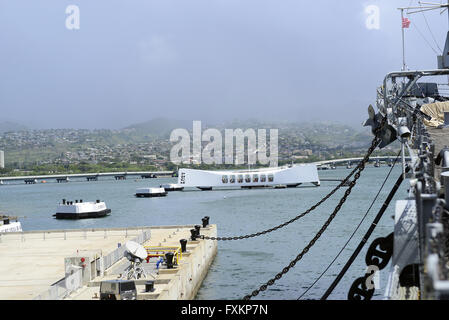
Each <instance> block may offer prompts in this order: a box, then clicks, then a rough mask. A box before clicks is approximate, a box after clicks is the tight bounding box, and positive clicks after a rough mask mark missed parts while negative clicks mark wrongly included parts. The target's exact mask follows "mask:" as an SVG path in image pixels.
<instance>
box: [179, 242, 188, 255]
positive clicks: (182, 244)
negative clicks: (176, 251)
mask: <svg viewBox="0 0 449 320" xmlns="http://www.w3.org/2000/svg"><path fill="white" fill-rule="evenodd" d="M179 242H180V243H181V252H186V251H187V239H181V240H179Z"/></svg>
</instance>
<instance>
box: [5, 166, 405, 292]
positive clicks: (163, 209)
mask: <svg viewBox="0 0 449 320" xmlns="http://www.w3.org/2000/svg"><path fill="white" fill-rule="evenodd" d="M389 170H390V168H389V167H388V166H386V165H383V166H381V167H380V168H375V167H374V166H373V165H372V164H370V165H368V166H367V168H366V169H365V170H364V172H363V173H362V176H361V177H360V179H359V181H358V183H357V185H356V186H355V187H354V188H353V190H352V193H351V194H350V196H349V197H348V199H347V201H346V202H345V204H344V205H343V207H342V209H341V210H340V212H339V213H338V214H337V216H336V217H335V219H334V221H333V222H332V223H331V225H330V226H329V227H328V229H327V230H326V231H325V233H324V234H323V235H322V236H321V238H320V239H319V240H318V241H317V243H316V244H315V245H314V246H313V247H312V248H311V249H310V250H309V252H308V253H306V254H305V255H304V257H303V258H302V260H300V261H299V262H298V263H297V264H296V266H295V267H294V268H292V269H291V270H290V271H289V272H288V273H287V274H285V275H284V276H283V277H282V278H281V279H280V280H278V281H276V282H275V284H274V285H272V286H269V287H268V289H267V290H266V291H264V292H261V293H260V294H259V295H258V296H257V299H275V300H283V299H289V300H295V299H297V298H298V297H299V296H301V294H302V293H303V292H304V291H305V290H306V289H307V288H308V287H309V286H310V285H311V284H312V283H313V282H314V281H315V279H316V278H317V277H318V276H320V275H321V273H322V272H323V271H324V270H325V269H326V267H327V266H328V265H329V263H330V262H331V261H332V260H333V259H334V257H335V256H336V255H337V253H338V252H339V251H340V249H341V248H342V246H343V245H344V244H345V243H346V242H347V240H348V239H349V237H350V235H351V234H352V233H353V231H354V229H355V228H356V227H357V225H358V224H359V223H360V221H361V219H362V217H363V216H364V214H365V212H366V211H367V209H368V207H369V206H370V204H371V201H372V200H373V199H374V197H375V195H376V193H377V191H378V190H379V188H380V186H381V184H382V182H383V181H384V179H385V177H386V176H387V174H388V171H389ZM349 172H350V170H348V169H346V168H337V169H336V170H325V171H319V176H320V178H323V179H324V178H328V179H329V178H340V179H341V178H343V177H345V176H346V175H347V174H348V173H349ZM400 173H401V167H400V165H396V167H395V168H394V169H393V172H392V174H391V176H390V178H389V179H388V181H387V183H386V185H385V187H384V189H383V191H382V192H381V194H380V196H379V198H378V200H377V202H376V203H375V205H374V206H373V208H372V209H371V211H370V213H369V214H368V217H367V218H366V220H365V221H364V223H363V224H362V225H361V227H360V229H359V230H358V232H357V233H356V234H355V236H354V238H353V239H352V240H351V241H350V242H349V244H348V246H347V247H346V249H345V250H344V251H343V252H342V254H341V255H340V257H339V258H338V259H337V260H336V262H335V263H334V265H333V266H332V267H331V268H329V270H328V271H327V272H326V273H325V275H324V276H323V277H322V278H321V279H320V281H318V282H317V284H316V285H315V286H314V287H313V288H312V289H310V290H309V291H308V292H307V294H306V295H304V296H303V297H302V299H319V298H320V297H321V295H322V294H323V293H324V291H325V290H326V289H327V287H328V286H329V284H330V283H331V282H332V281H333V279H334V278H335V276H336V275H337V274H338V272H339V271H340V269H341V268H342V266H343V265H344V264H345V262H346V261H347V259H348V258H349V256H350V255H351V254H352V252H353V250H354V249H355V247H356V246H357V245H358V243H359V242H360V240H361V238H362V236H363V235H364V233H365V232H366V230H367V229H368V227H369V225H370V224H371V222H372V220H373V219H374V216H375V215H376V214H377V211H378V210H379V208H380V207H381V205H382V203H383V201H384V200H385V198H386V196H387V194H388V192H389V191H390V189H391V188H392V186H393V184H394V182H395V181H396V179H397V177H398V176H399V174H400ZM100 179H101V178H100ZM102 179H103V180H99V181H91V182H87V181H86V180H85V179H72V180H71V181H70V182H67V183H56V182H53V180H49V181H47V183H36V184H32V185H26V184H25V183H24V182H23V181H20V182H14V183H11V182H8V184H5V185H1V186H0V213H6V214H9V215H13V216H22V217H23V218H21V219H20V221H21V223H22V228H23V230H24V231H31V230H49V229H78V228H115V227H120V228H123V227H128V226H129V227H136V226H158V225H185V224H199V225H200V224H201V218H203V217H204V216H209V217H210V223H213V224H217V226H218V236H240V235H246V234H251V233H255V232H259V231H263V230H265V229H269V228H271V227H274V226H276V225H279V224H281V223H283V222H285V221H288V220H290V219H291V218H293V217H295V216H297V215H299V214H300V213H301V212H304V211H305V210H307V209H308V208H309V207H311V206H312V205H314V204H315V203H316V202H318V201H319V200H320V199H321V198H322V197H323V196H324V195H326V194H327V193H328V192H329V191H331V190H332V189H333V188H334V187H335V186H337V185H338V182H332V181H323V182H321V186H320V187H315V186H308V185H304V186H299V187H297V188H291V189H290V188H289V189H251V190H246V189H245V190H240V189H236V190H217V191H215V190H213V191H182V192H169V194H168V195H167V196H166V197H157V198H136V197H135V196H134V193H135V190H136V188H139V187H147V186H152V187H159V185H160V184H163V183H176V182H177V180H176V178H159V179H140V178H139V179H135V178H130V177H128V179H127V180H120V181H117V180H114V179H113V178H109V179H106V178H102ZM407 188H408V182H407V181H405V182H404V183H403V184H402V186H401V188H400V189H399V191H398V193H397V194H396V196H395V199H401V198H404V197H405V196H406V192H407ZM346 189H347V188H346V187H343V188H341V190H340V191H338V192H337V193H336V194H335V195H334V196H332V197H331V198H330V199H328V200H327V201H326V202H325V203H323V204H322V205H321V206H320V207H318V208H317V209H316V210H315V211H312V212H310V213H309V214H308V215H306V216H305V217H302V218H300V219H299V220H297V221H296V222H294V223H292V224H290V225H288V226H286V227H284V228H281V229H279V230H277V231H274V232H271V233H268V234H265V235H262V236H258V237H254V238H250V239H243V240H235V241H220V242H219V243H218V254H217V256H216V258H215V260H214V262H213V264H212V266H211V268H210V270H209V273H208V275H207V276H206V278H205V280H204V282H203V284H202V286H201V288H200V290H199V292H198V295H197V297H196V298H197V299H214V300H215V299H219V300H221V299H241V298H243V297H244V296H245V295H247V294H250V293H251V292H252V291H253V290H255V289H258V288H259V286H260V285H262V284H264V283H266V282H267V281H268V280H270V279H272V278H274V276H275V275H276V274H277V273H279V272H280V271H282V269H283V268H284V267H286V266H288V265H289V263H290V261H291V260H293V259H294V258H295V257H296V256H297V255H298V253H299V252H301V251H302V249H303V248H304V247H305V246H306V245H307V244H308V243H309V241H310V240H311V239H312V238H313V237H314V236H315V234H316V233H317V231H318V230H319V229H320V228H321V226H322V225H323V223H324V222H325V221H326V219H327V218H328V216H329V215H330V214H331V213H332V211H333V210H334V208H335V206H336V205H337V203H338V201H339V200H340V198H341V197H342V196H343V194H344V191H345V190H346ZM63 198H65V199H67V200H71V201H75V200H76V199H83V201H95V200H96V199H100V200H102V201H105V202H106V204H107V206H108V208H110V209H111V210H112V212H111V215H110V216H108V217H105V218H98V219H83V220H56V219H55V218H54V217H52V215H53V214H54V213H55V209H56V205H57V203H58V202H60V201H61V200H62V199H63ZM393 215H394V201H392V202H391V204H390V207H389V208H388V210H387V211H386V212H385V214H384V216H383V218H382V219H381V221H380V223H379V224H378V226H377V228H376V229H375V231H374V233H373V235H372V236H371V238H370V239H369V241H368V243H367V244H366V245H365V247H364V249H363V250H362V252H361V254H360V255H359V257H358V258H357V259H356V261H355V262H354V264H353V265H352V266H351V267H350V269H349V270H348V272H347V273H346V275H345V277H344V278H343V279H342V281H341V282H340V284H339V285H338V286H337V287H336V289H335V290H334V292H333V293H332V295H331V296H330V297H329V299H346V298H347V293H348V290H349V287H350V286H351V284H352V282H353V281H354V280H355V279H356V278H358V277H361V276H363V274H364V272H365V270H366V265H365V254H366V250H367V248H368V246H369V244H370V243H371V242H372V240H374V239H375V238H377V237H381V236H382V237H383V236H387V235H388V234H389V233H390V232H391V231H392V230H393V224H394V221H393V218H392V216H393ZM206 241H207V240H206ZM388 270H389V266H388V267H387V268H385V269H384V270H382V271H381V273H380V277H379V278H378V279H377V280H376V284H377V285H378V286H379V288H376V290H375V295H374V297H373V299H382V298H383V293H384V289H385V286H386V284H387V271H388Z"/></svg>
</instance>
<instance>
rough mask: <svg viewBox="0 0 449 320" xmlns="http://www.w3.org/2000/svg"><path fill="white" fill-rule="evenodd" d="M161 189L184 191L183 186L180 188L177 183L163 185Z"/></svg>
mask: <svg viewBox="0 0 449 320" xmlns="http://www.w3.org/2000/svg"><path fill="white" fill-rule="evenodd" d="M160 187H161V188H164V189H165V191H182V190H183V189H184V187H183V186H180V185H179V184H176V183H166V184H161V185H160Z"/></svg>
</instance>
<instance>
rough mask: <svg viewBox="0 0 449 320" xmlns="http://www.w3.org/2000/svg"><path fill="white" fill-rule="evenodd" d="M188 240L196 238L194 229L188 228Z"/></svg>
mask: <svg viewBox="0 0 449 320" xmlns="http://www.w3.org/2000/svg"><path fill="white" fill-rule="evenodd" d="M190 234H191V235H190V240H192V241H195V240H196V230H195V229H190Z"/></svg>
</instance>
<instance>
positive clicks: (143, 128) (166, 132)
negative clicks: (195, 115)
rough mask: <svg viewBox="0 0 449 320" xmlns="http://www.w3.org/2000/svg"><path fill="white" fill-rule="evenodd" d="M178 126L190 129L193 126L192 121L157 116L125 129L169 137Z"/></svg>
mask: <svg viewBox="0 0 449 320" xmlns="http://www.w3.org/2000/svg"><path fill="white" fill-rule="evenodd" d="M177 128H184V129H187V130H190V129H191V128H192V121H187V120H174V119H166V118H155V119H152V120H148V121H145V122H141V123H136V124H132V125H130V126H127V127H126V128H124V129H123V130H124V131H128V132H129V131H131V132H134V133H135V134H137V135H144V136H145V135H148V136H156V137H166V138H168V137H169V136H170V133H171V132H172V130H174V129H177Z"/></svg>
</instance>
